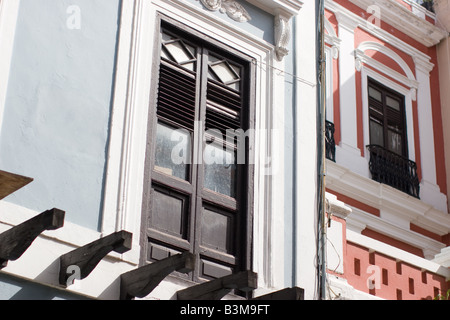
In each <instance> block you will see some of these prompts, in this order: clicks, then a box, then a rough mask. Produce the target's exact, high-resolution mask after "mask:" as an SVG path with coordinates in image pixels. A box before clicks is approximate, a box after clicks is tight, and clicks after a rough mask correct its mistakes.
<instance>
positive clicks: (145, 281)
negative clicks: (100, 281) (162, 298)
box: [120, 252, 195, 300]
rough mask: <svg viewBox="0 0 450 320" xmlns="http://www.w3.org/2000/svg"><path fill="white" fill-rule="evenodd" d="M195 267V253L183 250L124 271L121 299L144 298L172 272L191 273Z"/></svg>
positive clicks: (121, 281)
mask: <svg viewBox="0 0 450 320" xmlns="http://www.w3.org/2000/svg"><path fill="white" fill-rule="evenodd" d="M194 268H195V255H194V254H192V253H189V252H183V253H180V254H177V255H174V256H171V257H168V258H166V259H163V260H160V261H156V262H153V263H151V264H147V265H145V266H142V267H139V268H137V269H135V270H131V271H129V272H127V273H124V274H122V275H121V277H120V279H121V280H120V299H121V300H131V299H134V298H135V297H137V298H144V297H145V296H147V295H148V294H150V292H152V291H153V289H155V288H156V287H157V286H158V285H159V283H160V282H161V281H162V280H163V279H164V278H165V277H167V276H168V275H169V274H170V273H172V272H174V271H178V272H181V273H189V272H191V271H192V270H194Z"/></svg>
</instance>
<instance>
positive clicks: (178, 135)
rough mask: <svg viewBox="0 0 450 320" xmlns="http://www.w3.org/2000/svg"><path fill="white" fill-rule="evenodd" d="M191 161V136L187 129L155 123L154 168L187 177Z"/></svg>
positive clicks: (181, 177)
mask: <svg viewBox="0 0 450 320" xmlns="http://www.w3.org/2000/svg"><path fill="white" fill-rule="evenodd" d="M190 162H191V136H190V133H189V132H188V131H187V130H182V129H175V128H173V127H171V126H168V125H166V124H163V123H158V124H157V129H156V151H155V170H158V171H160V172H162V173H165V174H168V175H171V176H175V177H178V178H180V179H183V180H188V179H189V164H190Z"/></svg>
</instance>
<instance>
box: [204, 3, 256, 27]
mask: <svg viewBox="0 0 450 320" xmlns="http://www.w3.org/2000/svg"><path fill="white" fill-rule="evenodd" d="M200 2H201V3H202V4H203V6H205V8H206V9H208V10H211V11H217V10H219V11H220V12H222V13H226V14H227V15H228V16H229V17H230V18H231V19H233V20H234V21H238V22H247V21H250V20H251V19H252V18H251V17H250V15H249V14H248V12H247V10H245V8H244V7H243V6H242V5H241V4H240V3H238V2H236V1H234V0H200Z"/></svg>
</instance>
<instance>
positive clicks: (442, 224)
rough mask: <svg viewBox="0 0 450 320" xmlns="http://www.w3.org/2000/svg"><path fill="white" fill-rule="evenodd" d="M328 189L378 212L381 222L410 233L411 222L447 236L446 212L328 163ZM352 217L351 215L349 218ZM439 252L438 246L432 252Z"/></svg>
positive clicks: (449, 228) (448, 219) (449, 225)
mask: <svg viewBox="0 0 450 320" xmlns="http://www.w3.org/2000/svg"><path fill="white" fill-rule="evenodd" d="M327 189H329V190H332V191H335V192H338V193H341V194H344V195H346V196H348V197H350V198H352V199H354V200H357V201H360V202H362V203H365V204H367V205H369V206H371V207H374V208H377V209H379V210H380V213H381V216H380V217H381V218H382V219H384V218H385V219H386V221H390V224H392V225H396V226H402V228H403V229H406V230H409V226H410V224H411V223H413V224H416V225H417V226H419V227H421V228H423V229H426V230H428V231H430V232H433V233H436V234H438V235H440V236H442V235H446V234H448V233H450V215H449V214H447V213H446V212H443V211H440V210H438V209H436V208H435V207H433V206H432V205H430V204H427V203H425V202H424V201H422V200H420V199H417V198H414V197H412V196H409V195H407V194H406V193H404V192H401V191H399V190H397V189H395V188H392V187H390V186H388V185H385V184H381V183H379V182H376V181H373V180H372V179H370V178H367V177H364V176H362V175H359V174H357V173H355V172H353V171H351V170H350V169H348V168H345V167H343V166H341V165H339V164H337V163H334V162H332V161H329V160H327ZM353 215H354V214H353V213H352V217H353ZM377 221H378V220H377ZM372 222H373V221H372ZM372 222H371V221H367V227H371V223H372ZM411 232H412V231H411ZM402 240H406V242H408V241H410V239H409V240H408V239H402ZM433 243H434V242H433ZM440 249H441V246H440V245H439V246H436V247H435V250H432V251H433V252H434V251H439V250H440Z"/></svg>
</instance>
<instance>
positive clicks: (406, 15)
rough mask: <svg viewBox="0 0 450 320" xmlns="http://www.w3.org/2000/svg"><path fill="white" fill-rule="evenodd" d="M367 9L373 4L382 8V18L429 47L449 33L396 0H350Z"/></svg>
mask: <svg viewBox="0 0 450 320" xmlns="http://www.w3.org/2000/svg"><path fill="white" fill-rule="evenodd" d="M350 2H352V3H353V4H355V5H357V6H358V7H360V8H362V9H364V10H366V9H367V8H368V7H369V6H371V5H376V6H378V7H379V8H380V13H381V14H380V19H381V20H383V21H385V22H386V23H388V24H390V25H391V26H393V27H395V28H396V29H398V30H399V31H401V32H403V33H404V34H406V35H408V36H409V37H411V38H413V39H414V40H416V41H418V42H420V43H422V44H423V45H425V46H427V47H431V46H434V45H436V44H438V43H439V42H440V41H441V40H442V39H443V38H444V37H446V35H447V33H446V32H445V31H444V30H442V29H441V28H438V27H436V26H435V25H434V24H432V23H430V22H428V21H427V20H426V19H424V18H422V17H419V16H417V15H416V14H414V13H413V12H412V11H410V10H408V9H407V8H406V7H405V6H402V5H401V4H400V3H398V2H397V1H394V0H376V1H375V0H350Z"/></svg>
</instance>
